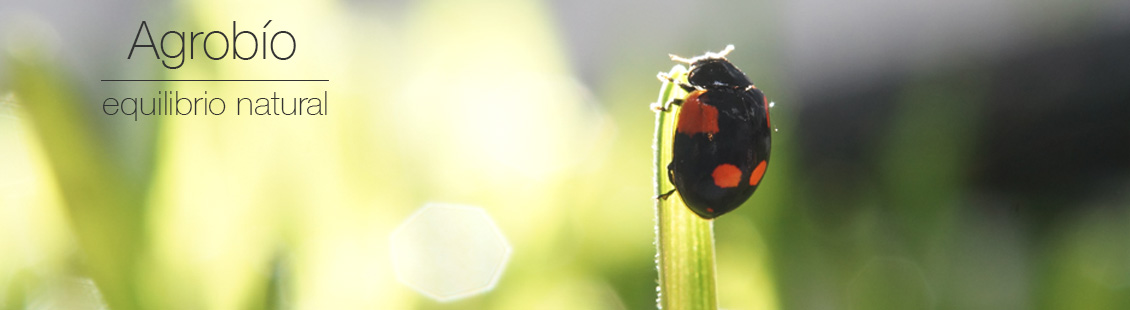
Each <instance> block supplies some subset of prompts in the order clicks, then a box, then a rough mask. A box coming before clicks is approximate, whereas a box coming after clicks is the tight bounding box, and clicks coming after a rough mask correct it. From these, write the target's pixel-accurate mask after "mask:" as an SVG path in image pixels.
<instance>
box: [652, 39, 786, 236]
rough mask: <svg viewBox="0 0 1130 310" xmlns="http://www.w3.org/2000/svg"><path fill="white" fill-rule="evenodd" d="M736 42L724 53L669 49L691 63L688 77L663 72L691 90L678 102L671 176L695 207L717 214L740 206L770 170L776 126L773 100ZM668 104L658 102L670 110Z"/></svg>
mask: <svg viewBox="0 0 1130 310" xmlns="http://www.w3.org/2000/svg"><path fill="white" fill-rule="evenodd" d="M733 49H734V46H733V45H729V46H726V48H725V49H724V50H722V51H721V52H719V53H709V52H708V53H706V54H705V55H702V56H698V57H695V58H692V59H686V58H682V57H679V56H675V55H670V56H671V60H674V61H679V62H683V63H687V64H689V65H690V69H689V70H688V71H687V75H686V77H687V78H686V83H683V82H681V81H675V80H674V79H673V78H671V77H670V76H667V75H666V74H663V73H660V75H659V78H660V79H661V80H663V81H668V82H671V83H676V84H677V85H679V87H681V88H683V90H686V92H687V95H686V96H685V97H683V98H676V99H673V100H672V101H671V102H669V103H670V104H675V105H679V106H680V109H679V111H678V114H677V116H676V126H675V141H674V145H673V153H674V154H672V156H671V163H670V164H668V165H667V177H668V178H669V179H670V180H671V183H672V184H674V185H675V189H673V190H671V191H670V192H667V193H665V194H662V195H660V196H659V198H661V199H666V198H667V197H668V196H670V195H671V194H672V193H673V192H675V191H678V192H679V195H680V196H681V197H682V198H683V201H684V202H686V204H687V206H688V207H690V209H691V211H694V213H695V214H698V215H699V216H701V217H702V218H705V219H713V218H716V217H718V216H721V215H722V214H726V213H727V212H730V211H733V210H734V209H737V208H738V206H740V205H741V204H742V203H744V202H745V201H746V200H747V199H749V197H750V196H751V195H753V192H754V191H755V190H757V186H758V185H759V184H761V178H762V177H764V176H765V170H766V169H767V168H768V166H769V149H770V146H771V145H770V140H771V133H772V132H773V128H772V126H771V125H770V123H769V102H768V101H767V100H766V98H765V94H764V93H762V92H761V90H759V89H757V87H755V86H754V85H753V83H751V82H750V81H749V78H747V77H746V76H745V73H742V71H741V70H739V69H738V68H737V67H736V66H734V64H732V63H730V61H728V60H726V55H727V54H729V53H730V52H731V51H733ZM667 106H668V105H663V106H662V107H660V108H659V110H661V111H666V109H664V108H663V107H667Z"/></svg>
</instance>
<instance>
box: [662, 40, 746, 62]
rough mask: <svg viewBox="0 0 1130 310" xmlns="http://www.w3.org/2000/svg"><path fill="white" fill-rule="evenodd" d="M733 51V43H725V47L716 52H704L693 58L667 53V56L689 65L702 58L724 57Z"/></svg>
mask: <svg viewBox="0 0 1130 310" xmlns="http://www.w3.org/2000/svg"><path fill="white" fill-rule="evenodd" d="M733 51H734V45H733V44H727V45H726V48H723V49H722V51H721V52H717V53H712V52H706V55H702V56H698V57H695V58H690V59H687V58H683V57H679V55H675V54H667V56H671V60H674V61H678V62H681V63H685V64H688V65H689V64H694V62H695V61H699V60H703V59H711V58H715V59H716V58H726V55H729V54H730V52H733Z"/></svg>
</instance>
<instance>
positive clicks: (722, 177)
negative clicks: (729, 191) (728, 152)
mask: <svg viewBox="0 0 1130 310" xmlns="http://www.w3.org/2000/svg"><path fill="white" fill-rule="evenodd" d="M710 176H711V177H714V185H718V187H721V188H730V187H737V186H738V183H739V182H741V181H742V170H741V169H738V166H734V165H731V164H721V165H718V167H714V173H711V174H710Z"/></svg>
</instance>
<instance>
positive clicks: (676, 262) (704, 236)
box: [652, 65, 717, 309]
mask: <svg viewBox="0 0 1130 310" xmlns="http://www.w3.org/2000/svg"><path fill="white" fill-rule="evenodd" d="M668 75H669V76H671V77H672V78H674V79H675V80H676V81H678V80H685V75H686V68H684V67H683V66H682V65H677V66H675V67H674V68H672V69H671V71H670V72H669V73H668ZM684 96H686V92H685V91H683V89H682V88H680V87H678V85H676V84H675V83H671V82H663V87H662V88H660V91H659V101H657V102H658V103H659V104H665V103H666V102H669V101H670V99H671V98H682V97H684ZM666 108H667V111H661V112H658V113H656V116H655V140H654V145H652V148H653V149H654V150H655V155H654V156H655V157H654V159H655V163H654V164H655V167H654V174H655V179H654V184H655V195H656V196H658V195H660V194H663V193H667V192H668V191H670V190H672V189H674V185H673V184H671V182H670V180H669V179H668V178H667V164H668V163H670V162H671V155H672V144H673V143H674V139H673V138H674V134H675V119H676V118H675V115H677V113H678V106H674V105H672V106H669V107H666ZM655 233H656V242H655V245H656V248H657V254H656V256H655V264H656V267H657V268H658V269H659V289H658V298H657V300H656V301H657V303H658V306H659V308H660V309H717V297H716V293H715V280H714V226H713V221H711V220H706V219H703V218H701V217H699V216H698V215H696V214H694V212H691V211H690V209H688V208H687V206H686V205H685V204H684V203H683V198H682V197H681V196H680V195H678V193H675V194H672V195H670V196H668V197H667V198H666V199H656V202H655Z"/></svg>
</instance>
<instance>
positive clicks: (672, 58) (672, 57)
mask: <svg viewBox="0 0 1130 310" xmlns="http://www.w3.org/2000/svg"><path fill="white" fill-rule="evenodd" d="M667 56H671V60H674V61H678V62H681V63H685V64H688V65H689V64H692V63H694V59H686V58H683V57H679V55H675V54H667Z"/></svg>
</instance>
